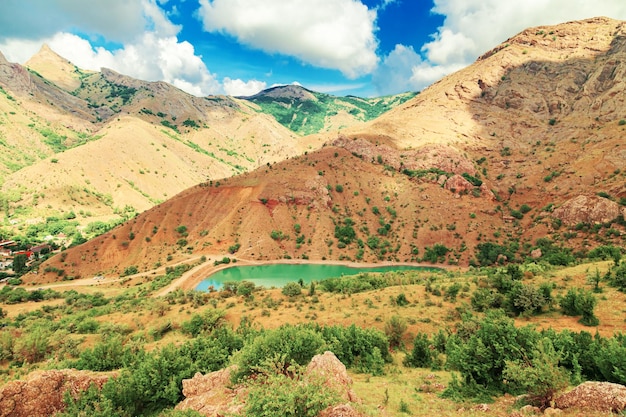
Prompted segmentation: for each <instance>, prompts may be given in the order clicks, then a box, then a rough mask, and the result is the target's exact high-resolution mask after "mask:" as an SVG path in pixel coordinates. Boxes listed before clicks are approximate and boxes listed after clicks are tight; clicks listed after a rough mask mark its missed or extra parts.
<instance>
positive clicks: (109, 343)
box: [74, 336, 124, 372]
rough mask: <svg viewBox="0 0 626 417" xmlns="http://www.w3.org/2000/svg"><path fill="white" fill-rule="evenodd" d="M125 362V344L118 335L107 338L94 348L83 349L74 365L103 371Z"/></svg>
mask: <svg viewBox="0 0 626 417" xmlns="http://www.w3.org/2000/svg"><path fill="white" fill-rule="evenodd" d="M123 364H124V346H123V344H122V340H121V338H120V337H119V336H117V337H109V338H106V339H105V340H103V341H102V342H100V343H98V344H96V345H95V346H94V347H93V349H90V348H87V349H85V350H84V351H82V352H81V354H80V357H79V359H78V361H77V362H76V363H75V364H74V366H75V367H76V368H77V369H89V370H91V371H98V372H103V371H112V370H114V369H119V368H121V367H122V366H123Z"/></svg>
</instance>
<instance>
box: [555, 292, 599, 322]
mask: <svg viewBox="0 0 626 417" xmlns="http://www.w3.org/2000/svg"><path fill="white" fill-rule="evenodd" d="M597 302H598V300H597V299H596V297H595V296H594V295H593V294H592V293H591V291H588V290H585V289H582V288H571V289H570V290H569V291H568V292H567V294H565V297H563V298H562V299H561V301H560V303H559V304H560V306H561V309H562V310H563V314H565V315H566V316H582V317H581V318H580V320H579V323H582V324H584V325H585V326H597V325H598V324H599V323H600V321H599V320H598V318H597V317H596V316H595V314H594V313H593V310H594V308H595V306H596V304H597Z"/></svg>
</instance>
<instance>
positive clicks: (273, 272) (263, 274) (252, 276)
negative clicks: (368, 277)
mask: <svg viewBox="0 0 626 417" xmlns="http://www.w3.org/2000/svg"><path fill="white" fill-rule="evenodd" d="M416 269H421V270H425V269H431V268H426V267H419V266H409V265H388V266H376V267H363V268H361V267H350V266H345V265H327V264H268V265H254V266H233V267H230V268H226V269H222V270H220V271H217V272H215V273H214V274H212V275H211V276H209V277H208V278H206V279H205V280H204V281H202V282H201V283H200V284H198V286H197V287H196V290H199V291H207V290H209V288H211V287H212V288H214V289H215V290H219V289H221V288H222V284H223V283H224V282H228V281H251V282H253V283H254V284H255V285H256V286H263V287H266V288H270V287H277V288H280V287H282V286H284V285H285V284H286V283H288V282H294V281H300V280H302V281H303V282H304V283H305V284H308V283H310V282H311V281H321V280H323V279H327V278H336V277H340V276H342V275H355V274H359V273H362V272H389V271H406V270H416Z"/></svg>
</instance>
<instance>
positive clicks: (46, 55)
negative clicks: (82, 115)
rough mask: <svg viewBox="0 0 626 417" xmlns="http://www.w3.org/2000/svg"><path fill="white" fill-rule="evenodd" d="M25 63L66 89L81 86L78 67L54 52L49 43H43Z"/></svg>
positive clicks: (72, 89) (70, 89)
mask: <svg viewBox="0 0 626 417" xmlns="http://www.w3.org/2000/svg"><path fill="white" fill-rule="evenodd" d="M24 65H25V66H26V67H28V68H30V69H32V70H33V71H37V72H38V73H39V74H40V75H41V76H42V77H44V78H46V79H48V80H50V81H52V82H53V83H55V84H56V85H58V86H59V87H61V88H63V89H64V90H66V91H74V90H75V89H76V88H78V87H79V86H80V78H79V74H78V72H77V67H76V66H75V65H74V64H72V63H71V62H70V61H68V60H67V59H65V58H63V57H62V56H61V55H59V54H57V53H56V52H54V51H53V50H52V49H51V48H50V46H48V45H47V44H43V45H42V47H41V49H39V51H38V52H37V53H36V54H35V55H33V56H32V57H31V58H30V59H29V60H28V61H27V62H26V64H24Z"/></svg>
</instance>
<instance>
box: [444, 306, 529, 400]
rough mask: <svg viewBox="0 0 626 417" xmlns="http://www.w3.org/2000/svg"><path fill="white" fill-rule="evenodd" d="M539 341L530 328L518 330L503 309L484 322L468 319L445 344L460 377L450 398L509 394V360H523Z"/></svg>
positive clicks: (465, 318)
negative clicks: (504, 374) (507, 382)
mask: <svg viewBox="0 0 626 417" xmlns="http://www.w3.org/2000/svg"><path fill="white" fill-rule="evenodd" d="M537 339H538V333H537V332H535V331H534V330H533V329H532V328H531V327H521V328H517V327H515V325H514V322H513V320H512V319H510V318H508V317H506V316H505V315H504V313H503V312H502V311H501V310H492V311H489V312H487V315H486V316H485V318H484V319H482V320H480V321H479V320H478V319H476V318H474V317H472V316H465V317H464V318H463V321H462V322H461V323H460V324H458V325H457V332H456V334H453V335H451V336H450V337H449V338H448V341H447V343H446V354H447V359H448V361H447V366H448V367H449V368H450V369H451V370H456V371H458V372H460V374H461V380H460V381H458V384H450V385H449V388H448V390H447V391H448V392H447V394H446V395H448V396H452V397H455V396H459V395H460V396H469V397H485V396H491V395H497V394H500V393H503V392H507V390H508V389H510V388H509V387H508V386H507V384H506V383H505V382H504V378H503V372H504V369H505V367H506V363H507V362H508V361H518V360H523V359H524V358H525V357H526V356H527V355H528V354H529V353H530V352H531V351H532V348H533V346H534V345H535V343H536V341H537Z"/></svg>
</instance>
